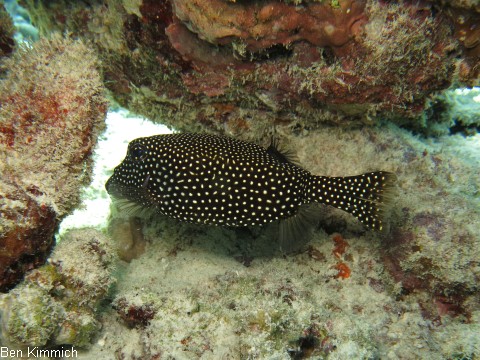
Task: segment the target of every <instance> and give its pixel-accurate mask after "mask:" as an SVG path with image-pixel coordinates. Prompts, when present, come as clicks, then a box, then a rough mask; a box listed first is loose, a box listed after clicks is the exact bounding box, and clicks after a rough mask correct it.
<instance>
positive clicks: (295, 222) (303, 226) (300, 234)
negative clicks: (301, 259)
mask: <svg viewBox="0 0 480 360" xmlns="http://www.w3.org/2000/svg"><path fill="white" fill-rule="evenodd" d="M318 219H319V207H318V206H317V205H315V204H308V205H302V206H300V208H299V210H298V212H297V213H296V214H295V215H294V216H291V217H289V218H287V219H284V220H281V221H280V222H279V224H278V239H279V244H280V250H281V251H282V252H283V253H287V254H288V253H294V252H298V251H300V250H301V249H302V247H303V246H304V245H305V244H307V243H308V241H309V240H310V236H311V233H312V230H313V228H314V227H315V225H316V224H317V222H318Z"/></svg>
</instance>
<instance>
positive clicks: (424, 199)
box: [61, 115, 480, 359]
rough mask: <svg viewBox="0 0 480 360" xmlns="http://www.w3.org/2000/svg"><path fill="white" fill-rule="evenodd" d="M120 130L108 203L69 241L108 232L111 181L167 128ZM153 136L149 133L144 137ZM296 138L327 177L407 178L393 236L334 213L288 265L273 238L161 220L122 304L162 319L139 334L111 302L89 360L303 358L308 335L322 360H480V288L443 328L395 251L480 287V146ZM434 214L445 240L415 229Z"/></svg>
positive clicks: (148, 236) (382, 133)
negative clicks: (134, 149)
mask: <svg viewBox="0 0 480 360" xmlns="http://www.w3.org/2000/svg"><path fill="white" fill-rule="evenodd" d="M110 116H112V115H110ZM111 119H112V118H110V122H109V127H108V129H107V132H106V133H105V135H104V138H103V140H106V139H108V138H112V139H115V140H113V143H114V144H115V145H111V143H108V144H110V145H107V143H106V142H103V141H102V142H101V143H100V145H99V148H100V149H102V148H104V149H106V151H107V153H110V154H112V155H113V159H112V158H110V157H108V156H107V155H104V154H105V153H104V154H97V159H98V160H97V163H98V164H99V167H98V168H97V170H96V171H97V172H98V173H97V175H96V179H95V180H94V183H93V188H90V189H87V190H86V192H85V201H86V203H87V204H88V203H89V202H90V203H91V202H92V201H93V202H94V199H96V198H99V199H103V204H104V205H98V203H95V202H94V205H93V206H92V205H91V207H90V210H88V209H87V210H86V212H83V214H84V215H85V214H86V216H83V217H82V212H81V211H80V212H79V213H77V218H76V219H75V218H67V219H66V220H65V222H64V223H63V225H62V230H61V232H63V231H65V229H67V228H70V227H77V226H84V225H82V223H84V222H85V224H86V225H87V226H95V227H97V228H100V229H102V230H105V227H106V219H107V218H106V217H107V216H108V213H109V211H108V196H107V194H106V193H105V190H103V187H102V184H103V182H104V181H105V179H106V178H107V177H108V174H109V173H110V171H111V169H112V168H113V167H114V166H116V165H117V163H118V162H119V161H120V160H121V159H122V158H123V156H124V155H125V151H126V140H130V139H132V138H135V137H137V136H143V135H146V134H149V135H151V134H153V133H160V132H162V131H163V130H162V129H158V128H154V127H151V128H149V127H147V125H146V123H143V125H139V123H138V121H139V120H132V119H130V120H129V119H126V120H118V119H117V120H114V121H111ZM121 121H124V122H125V123H126V124H129V125H128V129H130V131H129V134H128V135H127V136H126V138H124V139H123V140H122V139H121V136H120V137H118V134H117V135H115V131H116V130H114V127H112V125H111V124H112V123H116V124H117V125H116V128H117V129H121V126H118V125H119V124H120V123H121ZM139 128H144V130H145V133H143V134H142V131H140V133H136V132H135V131H134V132H133V133H132V129H139ZM282 139H283V141H285V142H288V143H289V147H290V148H292V149H294V150H295V152H296V153H297V155H298V157H299V160H300V163H301V164H302V165H303V166H304V167H305V168H306V169H308V170H310V171H311V172H312V173H314V174H319V175H320V174H321V175H330V176H342V175H353V174H357V173H362V172H367V171H373V170H380V169H381V170H387V171H392V172H395V173H396V174H397V177H398V181H397V186H396V194H395V198H394V201H393V204H392V209H391V211H390V215H389V217H388V223H389V226H388V229H387V230H386V231H384V232H383V233H374V232H370V231H367V232H366V231H364V230H363V229H362V227H361V226H360V225H359V224H358V223H357V222H356V221H355V220H354V219H353V218H352V217H350V216H349V215H348V214H345V213H342V212H340V211H330V210H328V209H325V208H324V209H323V210H322V214H321V215H322V217H321V219H320V223H319V225H318V227H317V228H316V229H315V231H314V232H313V235H312V237H311V240H310V242H309V243H308V244H307V245H306V249H307V250H305V251H303V252H301V253H299V254H297V255H288V256H285V255H282V254H279V253H278V252H277V251H276V250H277V248H278V244H276V243H275V240H274V239H273V240H272V238H271V237H270V235H269V233H268V232H267V234H262V233H261V232H260V231H258V230H256V229H253V230H236V231H234V230H228V229H223V228H217V227H209V226H195V225H189V224H185V223H180V222H177V221H173V220H169V219H165V218H161V217H158V216H157V217H153V218H150V219H144V220H143V222H142V224H143V225H142V228H143V230H142V231H143V235H144V238H145V240H146V249H145V252H144V253H143V254H141V255H140V256H139V257H138V258H137V259H133V260H132V261H131V262H130V263H127V262H124V261H119V263H118V266H117V270H116V273H115V274H114V276H115V277H116V278H117V282H116V285H115V288H114V290H113V291H112V295H111V296H112V298H113V299H114V301H117V302H118V301H119V299H124V300H122V301H125V302H126V303H127V304H129V305H135V306H137V307H140V306H142V305H143V306H148V308H149V309H154V311H155V316H154V317H153V319H152V320H150V321H149V323H148V324H147V325H138V326H136V327H133V328H129V327H128V326H127V325H126V323H125V321H124V320H122V319H121V318H120V316H119V314H118V312H117V311H115V310H114V309H113V308H112V307H111V306H110V305H107V306H106V308H104V309H103V312H101V313H100V315H99V316H100V318H101V322H102V330H101V331H100V332H99V334H98V336H97V338H96V339H95V341H94V343H93V345H92V347H91V348H89V349H87V350H82V351H80V352H79V358H81V359H290V358H302V357H301V355H300V353H299V352H298V349H299V348H300V346H299V339H300V338H302V337H303V338H304V340H303V341H304V342H303V345H302V346H303V348H304V349H305V348H308V346H306V345H305V344H306V343H305V341H306V340H305V339H310V340H311V341H312V343H313V346H312V348H313V349H314V351H313V353H312V354H311V358H313V359H324V358H325V359H447V358H449V359H476V358H478V357H479V356H480V335H479V334H480V326H479V321H480V309H478V308H477V309H475V306H476V305H475V304H478V300H479V299H478V292H477V291H475V292H474V293H473V295H472V296H471V298H469V299H468V300H467V301H468V302H470V305H469V306H470V310H472V309H473V310H472V311H471V312H470V314H469V317H468V319H466V317H465V316H463V315H458V314H455V316H453V315H452V316H451V314H449V313H447V314H442V316H441V321H440V322H438V321H434V320H432V318H429V317H428V316H427V317H426V316H425V313H424V311H423V310H424V309H422V306H421V305H420V304H422V303H425V302H427V303H428V302H433V301H434V299H428V298H427V299H426V298H425V297H428V295H426V294H427V293H426V292H422V291H421V290H419V291H418V293H417V292H413V293H410V294H408V295H405V294H403V293H402V286H401V285H400V283H399V282H398V281H396V280H395V279H394V278H393V277H392V276H391V274H390V273H389V272H388V271H387V270H386V268H385V258H386V257H388V256H390V257H395V254H392V253H391V250H390V248H394V247H393V246H392V241H402V237H401V236H399V235H398V234H399V233H401V232H404V233H405V232H408V233H413V234H414V236H415V239H414V240H413V241H414V243H415V244H421V246H422V254H423V255H424V256H425V257H428V258H429V259H430V260H431V261H432V262H433V263H435V262H438V264H437V263H435V266H434V267H432V269H433V270H432V271H437V272H438V273H437V274H436V276H437V277H442V276H443V277H445V279H444V281H443V280H439V282H440V283H442V281H443V283H447V284H456V283H458V282H460V283H462V286H470V285H471V284H472V283H475V282H476V280H477V279H478V276H479V264H478V262H479V245H480V234H479V231H478V229H480V216H479V213H480V210H479V209H480V197H479V189H480V181H479V178H478V168H479V161H480V136H479V135H476V136H470V137H464V136H462V135H454V136H445V137H441V138H438V139H422V138H420V137H418V136H414V135H412V134H411V133H410V132H408V131H405V130H402V129H399V128H397V127H395V126H393V125H384V126H383V127H378V128H368V129H363V130H353V131H352V130H350V131H348V132H344V131H341V130H338V129H333V128H324V129H321V130H316V131H310V132H308V133H307V132H305V133H304V134H301V136H282ZM387 145H388V146H387ZM427 154H428V155H427ZM115 159H116V160H115ZM98 169H100V170H98ZM105 204H107V205H105ZM93 209H97V210H99V212H100V213H101V214H102V215H100V214H98V215H97V214H95V213H94V212H93V211H94V210H93ZM405 212H408V213H410V215H409V216H405ZM412 214H413V215H412ZM415 214H417V215H416V216H417V217H415V216H414V215H415ZM425 214H430V215H431V216H433V217H435V216H437V217H439V218H441V223H442V228H441V231H440V235H438V234H437V235H432V232H431V231H430V228H426V227H422V224H423V223H422V222H421V221H420V222H419V223H416V222H412V220H411V219H417V218H418V217H420V218H421V219H422V216H425ZM91 219H95V221H94V223H92V222H91ZM409 221H410V222H411V223H408V222H409ZM427 225H428V224H427ZM460 232H461V233H462V234H467V235H468V236H469V239H468V242H467V244H463V245H462V244H460V242H459V240H458V239H459V236H460V235H459V234H460ZM338 233H339V234H341V236H342V237H343V238H344V239H345V241H346V242H347V243H348V246H347V247H346V250H345V252H344V253H343V254H335V251H334V250H335V245H336V244H335V241H334V238H335V237H336V236H337V235H336V234H338ZM127 237H128V234H127ZM392 237H395V239H394V240H392ZM112 241H113V242H114V243H115V242H116V241H119V239H118V238H117V239H112ZM122 241H123V240H122ZM462 246H465V248H462ZM409 262H411V263H409ZM339 263H343V264H346V265H347V266H348V267H349V268H350V270H351V275H350V277H348V278H344V279H343V278H341V277H339V276H338V274H339V270H338V264H339ZM402 266H403V267H404V271H407V272H408V269H409V266H410V268H411V269H415V255H414V254H413V255H412V256H410V257H408V258H406V259H404V260H402ZM460 279H461V280H460ZM439 311H440V310H439ZM313 338H315V340H312V339H313ZM289 350H290V351H289ZM295 356H296V357H295Z"/></svg>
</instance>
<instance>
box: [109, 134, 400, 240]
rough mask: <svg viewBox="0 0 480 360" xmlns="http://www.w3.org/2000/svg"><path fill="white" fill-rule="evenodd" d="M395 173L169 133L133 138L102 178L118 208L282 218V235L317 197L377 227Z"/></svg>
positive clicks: (232, 219) (214, 219)
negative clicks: (360, 170) (321, 168)
mask: <svg viewBox="0 0 480 360" xmlns="http://www.w3.org/2000/svg"><path fill="white" fill-rule="evenodd" d="M393 179H394V175H393V174H392V173H389V172H385V171H377V172H369V173H365V174H361V175H357V176H347V177H327V176H316V175H312V174H311V173H310V172H309V171H307V170H305V169H303V168H302V167H301V166H299V165H298V164H296V162H295V161H292V160H291V159H290V158H289V156H287V154H285V153H284V152H281V151H280V150H279V149H278V146H277V144H276V143H275V142H272V144H271V145H270V147H268V148H267V149H265V148H263V147H261V146H259V145H256V144H253V143H248V142H245V141H240V140H236V139H232V138H229V137H222V136H216V135H210V134H193V133H181V134H169V135H156V136H150V137H143V138H138V139H135V140H133V141H131V142H130V144H129V146H128V151H127V155H126V157H125V159H124V160H123V162H122V163H120V165H118V166H117V167H116V168H115V170H114V172H113V175H112V176H111V177H110V178H109V179H108V181H107V183H106V189H107V191H108V193H109V194H110V196H111V197H112V198H113V200H114V201H115V202H116V203H117V204H118V205H119V207H120V208H130V209H136V210H142V209H150V210H154V212H157V213H159V214H163V215H167V216H169V217H172V218H175V219H178V220H181V221H186V222H190V223H199V224H212V225H222V226H227V227H243V226H257V225H265V224H267V223H271V222H275V221H280V237H281V238H283V239H282V240H281V241H282V242H285V243H287V242H289V241H290V239H287V238H289V237H294V233H295V232H297V230H299V229H301V228H303V227H304V224H303V221H302V219H303V218H306V216H305V212H304V211H302V209H303V208H305V206H308V205H309V204H313V203H321V204H326V205H330V206H333V207H335V208H338V209H341V210H344V211H346V212H348V213H350V214H352V215H353V216H355V217H356V218H357V219H358V220H360V222H361V223H362V224H364V225H365V227H366V228H367V229H373V230H381V229H382V209H383V207H384V204H385V201H386V198H387V196H386V195H387V194H388V192H389V189H390V188H391V185H392V183H393Z"/></svg>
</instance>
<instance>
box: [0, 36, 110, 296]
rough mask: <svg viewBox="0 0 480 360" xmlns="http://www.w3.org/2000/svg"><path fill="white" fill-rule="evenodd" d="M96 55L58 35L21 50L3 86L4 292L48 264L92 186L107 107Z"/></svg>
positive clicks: (0, 207) (0, 231)
mask: <svg viewBox="0 0 480 360" xmlns="http://www.w3.org/2000/svg"><path fill="white" fill-rule="evenodd" d="M97 67H98V62H97V60H96V57H95V55H94V54H93V52H92V51H91V50H89V49H88V48H87V46H86V45H85V44H84V43H83V42H81V41H72V40H64V39H62V38H60V37H59V36H54V37H53V38H52V39H51V40H42V41H40V42H38V43H36V44H35V45H34V46H33V47H32V48H31V49H27V48H22V49H19V50H18V51H17V52H16V53H15V54H14V55H13V56H12V57H11V58H10V59H8V60H7V61H5V62H4V64H3V69H2V70H4V71H6V76H5V78H4V79H2V80H0V157H1V159H2V161H1V162H0V174H1V176H0V215H1V216H0V249H1V250H0V290H2V291H4V290H8V289H9V288H11V287H12V286H13V285H14V284H15V283H16V282H18V281H19V280H20V279H21V277H22V275H23V274H24V273H25V272H26V271H27V270H30V269H32V268H34V267H37V266H38V265H41V264H43V263H44V261H45V259H46V257H47V256H48V254H49V252H50V250H51V248H52V246H53V243H54V237H53V234H54V232H55V229H56V226H57V224H58V222H59V221H60V220H61V219H62V218H63V217H64V216H65V215H66V214H68V213H69V212H70V211H72V209H73V208H74V207H75V206H76V205H78V202H79V195H80V188H81V186H82V185H85V184H86V183H88V182H89V180H90V173H91V160H90V155H91V153H92V151H93V147H94V146H95V144H96V141H97V136H98V134H99V132H100V131H101V129H102V128H103V126H104V124H103V120H104V117H105V114H106V109H107V105H106V100H105V97H104V94H103V87H102V83H101V79H100V75H99V72H98V71H97Z"/></svg>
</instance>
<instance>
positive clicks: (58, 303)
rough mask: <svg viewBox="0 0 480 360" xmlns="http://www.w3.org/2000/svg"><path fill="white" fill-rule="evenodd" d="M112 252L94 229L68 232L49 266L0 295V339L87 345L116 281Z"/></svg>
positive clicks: (18, 343)
mask: <svg viewBox="0 0 480 360" xmlns="http://www.w3.org/2000/svg"><path fill="white" fill-rule="evenodd" d="M114 259H115V256H114V250H113V249H112V248H111V246H110V245H109V241H108V239H107V238H106V237H105V236H104V235H102V234H101V233H99V232H98V231H96V230H92V229H82V230H72V231H70V232H68V233H66V234H65V235H64V236H63V239H62V241H61V242H60V244H59V245H58V246H56V247H55V251H54V252H53V254H52V257H51V258H50V259H49V262H48V264H46V265H44V266H42V267H40V268H38V269H36V270H34V271H32V272H30V273H29V274H28V275H27V277H26V279H25V280H24V282H23V283H21V284H20V285H18V286H17V287H16V288H15V289H13V290H12V291H10V292H9V293H8V294H4V295H1V296H0V341H1V342H2V344H7V345H9V346H12V347H22V346H44V345H46V344H47V343H49V344H57V345H62V344H68V345H74V346H81V347H85V346H87V345H88V344H89V343H90V340H91V339H92V337H93V335H94V334H95V332H96V331H97V330H98V328H99V322H98V321H97V319H96V313H97V312H98V308H99V306H100V302H101V300H102V299H104V298H105V296H106V294H107V291H108V290H109V288H110V286H111V285H112V284H113V283H114V281H115V280H114V278H113V277H112V271H113V267H114Z"/></svg>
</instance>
